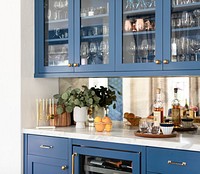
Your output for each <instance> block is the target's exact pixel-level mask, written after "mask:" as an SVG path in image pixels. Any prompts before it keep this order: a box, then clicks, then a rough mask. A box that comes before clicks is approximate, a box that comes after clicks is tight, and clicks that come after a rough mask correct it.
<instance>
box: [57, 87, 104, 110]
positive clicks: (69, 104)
mask: <svg viewBox="0 0 200 174" xmlns="http://www.w3.org/2000/svg"><path fill="white" fill-rule="evenodd" d="M54 98H55V99H57V100H58V101H57V105H58V106H57V114H62V113H63V112H64V111H66V112H69V113H71V112H72V111H73V109H74V107H76V106H78V107H80V108H81V107H84V106H86V107H93V108H98V107H99V106H100V105H99V101H100V99H101V98H100V97H99V96H97V94H96V92H95V90H94V89H92V88H91V89H88V87H87V86H82V89H80V88H75V89H72V87H69V88H68V89H67V90H66V91H65V92H64V93H63V94H56V95H54ZM63 106H65V107H64V109H63Z"/></svg>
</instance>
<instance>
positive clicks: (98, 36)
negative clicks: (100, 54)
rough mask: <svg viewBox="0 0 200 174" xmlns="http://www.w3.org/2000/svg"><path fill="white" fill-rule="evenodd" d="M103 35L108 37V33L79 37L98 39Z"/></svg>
mask: <svg viewBox="0 0 200 174" xmlns="http://www.w3.org/2000/svg"><path fill="white" fill-rule="evenodd" d="M105 37H108V35H96V36H84V37H81V39H99V38H105Z"/></svg>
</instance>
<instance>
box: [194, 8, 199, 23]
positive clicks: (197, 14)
mask: <svg viewBox="0 0 200 174" xmlns="http://www.w3.org/2000/svg"><path fill="white" fill-rule="evenodd" d="M193 14H194V16H195V17H196V18H197V26H200V9H196V10H194V11H193Z"/></svg>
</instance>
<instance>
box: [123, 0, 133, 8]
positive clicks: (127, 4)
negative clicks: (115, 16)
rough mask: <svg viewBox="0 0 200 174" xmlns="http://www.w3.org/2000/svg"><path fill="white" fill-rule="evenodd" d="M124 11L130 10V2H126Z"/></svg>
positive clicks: (127, 0)
mask: <svg viewBox="0 0 200 174" xmlns="http://www.w3.org/2000/svg"><path fill="white" fill-rule="evenodd" d="M125 10H126V11H130V10H132V0H126V5H125Z"/></svg>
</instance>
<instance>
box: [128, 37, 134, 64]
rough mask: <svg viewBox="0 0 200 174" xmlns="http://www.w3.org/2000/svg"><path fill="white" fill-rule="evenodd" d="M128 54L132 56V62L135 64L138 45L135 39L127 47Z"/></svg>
mask: <svg viewBox="0 0 200 174" xmlns="http://www.w3.org/2000/svg"><path fill="white" fill-rule="evenodd" d="M126 50H127V52H128V53H129V54H130V55H131V56H132V62H133V63H134V62H135V55H136V44H135V39H133V40H132V41H131V42H130V43H129V44H127V47H126Z"/></svg>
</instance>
